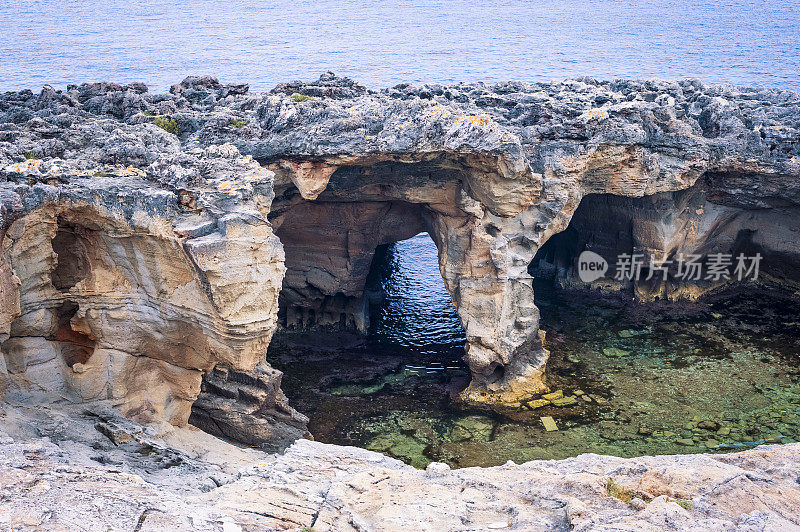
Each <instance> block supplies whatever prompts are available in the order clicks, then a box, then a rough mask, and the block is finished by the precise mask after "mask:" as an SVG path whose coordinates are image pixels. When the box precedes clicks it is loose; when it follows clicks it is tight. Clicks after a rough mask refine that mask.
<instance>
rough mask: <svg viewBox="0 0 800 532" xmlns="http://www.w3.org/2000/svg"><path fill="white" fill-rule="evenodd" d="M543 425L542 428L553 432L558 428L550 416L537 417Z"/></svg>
mask: <svg viewBox="0 0 800 532" xmlns="http://www.w3.org/2000/svg"><path fill="white" fill-rule="evenodd" d="M539 419H540V420H541V422H542V425H544V430H546V431H547V432H553V431H556V430H558V425H556V422H555V420H554V419H553V418H552V417H550V416H543V417H540V418H539Z"/></svg>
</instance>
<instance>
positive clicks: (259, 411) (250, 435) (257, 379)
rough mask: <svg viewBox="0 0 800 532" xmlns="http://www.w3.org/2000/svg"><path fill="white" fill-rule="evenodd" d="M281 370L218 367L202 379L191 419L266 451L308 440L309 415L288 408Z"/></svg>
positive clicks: (207, 427) (224, 435) (211, 429)
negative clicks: (246, 369)
mask: <svg viewBox="0 0 800 532" xmlns="http://www.w3.org/2000/svg"><path fill="white" fill-rule="evenodd" d="M281 377H282V373H281V372H280V371H278V370H276V369H274V368H271V367H269V365H268V364H267V363H266V362H262V363H261V364H260V365H259V366H256V367H255V368H254V369H253V370H251V371H237V370H233V369H230V368H227V367H224V366H217V367H216V368H214V370H212V371H211V372H210V373H209V374H208V375H207V376H206V378H205V379H204V380H203V386H202V392H201V393H200V396H199V397H198V398H197V400H196V401H195V403H194V406H193V407H192V416H191V417H190V418H189V422H190V423H191V424H192V425H194V426H196V427H199V428H201V429H203V430H205V431H206V432H208V433H210V434H214V435H216V436H222V437H225V438H227V439H229V440H234V441H237V442H241V443H244V444H247V445H250V446H253V447H260V448H263V449H265V450H267V451H282V450H283V449H285V448H286V447H288V446H289V445H291V444H292V442H294V441H295V440H297V439H299V438H308V437H310V436H311V435H310V434H309V432H308V428H307V424H308V418H307V417H306V416H304V415H303V414H300V413H298V412H297V411H296V410H295V409H294V408H292V407H291V406H289V402H288V400H287V399H286V396H285V395H283V392H282V391H281Z"/></svg>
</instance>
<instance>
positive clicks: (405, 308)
mask: <svg viewBox="0 0 800 532" xmlns="http://www.w3.org/2000/svg"><path fill="white" fill-rule="evenodd" d="M370 251H372V250H370ZM368 270H369V273H368V274H367V276H366V284H365V289H364V292H363V300H364V305H365V307H366V308H367V309H368V311H367V313H368V316H369V320H368V321H369V326H368V328H367V330H366V334H360V333H359V334H355V336H356V337H357V340H356V341H355V342H353V341H351V342H342V341H341V338H342V337H347V336H348V335H350V338H351V339H352V338H353V336H354V334H353V332H352V331H350V332H346V331H331V330H330V329H327V330H326V329H322V330H320V329H319V328H317V329H315V330H313V331H307V332H304V333H301V334H299V335H298V334H296V333H293V332H292V331H291V330H284V331H282V332H280V333H278V334H277V335H276V338H275V339H273V342H272V343H271V344H270V347H269V353H268V360H269V362H270V363H271V364H272V365H273V366H275V367H277V368H278V369H280V370H282V371H283V373H284V375H283V384H282V386H281V387H282V389H283V390H284V392H285V394H286V396H287V397H288V399H289V403H290V404H291V405H292V406H293V407H294V408H296V409H297V410H298V411H300V412H302V413H303V414H305V415H307V416H308V418H309V423H308V429H309V431H310V432H311V433H312V434H313V435H314V438H315V439H316V440H318V441H322V442H325V443H336V444H344V445H356V446H360V447H366V448H373V449H376V450H378V449H377V448H376V447H374V445H373V443H374V442H373V440H375V438H376V437H377V435H378V434H385V435H386V434H388V435H394V434H397V435H398V438H399V439H400V440H402V441H399V443H400V444H402V443H403V442H406V443H408V444H412V445H413V449H411V452H413V453H414V456H416V457H418V459H419V460H422V459H423V458H422V450H423V449H424V447H425V446H426V444H423V443H422V442H423V441H424V439H423V438H421V437H420V438H419V439H417V438H410V437H406V436H402V435H400V433H401V432H402V431H403V430H406V429H408V427H409V426H410V425H414V426H416V427H417V428H418V429H419V430H424V431H427V432H430V433H431V435H433V434H434V433H435V434H439V432H446V431H449V430H450V429H449V426H450V420H451V418H453V416H461V415H463V413H462V412H461V411H460V410H459V408H460V407H459V406H458V405H457V404H456V403H455V402H454V401H453V400H452V399H453V397H455V396H456V395H457V394H458V393H459V392H460V391H461V390H463V389H464V388H465V387H466V385H467V384H468V383H469V378H470V372H469V368H468V367H467V365H466V364H465V363H464V362H463V360H462V358H463V356H464V344H465V334H464V330H463V328H462V326H461V322H460V320H459V317H458V314H457V312H456V309H455V307H454V306H453V304H452V302H451V299H450V294H449V293H448V292H447V290H446V288H445V284H444V281H443V279H442V277H441V274H440V270H439V262H438V251H437V247H436V245H435V243H434V242H433V240H432V239H431V237H430V235H429V234H428V233H427V232H421V233H417V234H416V235H415V236H412V237H411V238H406V239H403V240H398V241H396V242H392V243H389V244H382V245H379V246H377V248H375V249H374V254H372V253H371V262H370V263H369V268H368ZM298 336H299V337H300V338H301V340H300V341H299V342H298V341H297V340H296V339H297V338H298ZM289 338H291V340H290V341H289V342H287V341H286V340H287V339H289ZM303 339H308V340H306V341H305V342H304V341H303ZM481 419H482V418H481ZM433 423H436V424H437V428H436V429H435V430H434V429H433V426H432V424H433ZM436 431H439V432H436ZM427 432H426V434H427ZM437 437H438V436H437ZM389 454H392V455H394V456H400V454H399V451H398V452H397V453H395V452H394V451H392V452H390V453H389Z"/></svg>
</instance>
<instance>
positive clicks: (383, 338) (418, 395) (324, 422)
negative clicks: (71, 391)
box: [268, 235, 800, 467]
mask: <svg viewBox="0 0 800 532" xmlns="http://www.w3.org/2000/svg"><path fill="white" fill-rule="evenodd" d="M380 273H381V276H380V279H381V280H382V282H383V284H384V287H385V288H386V291H387V293H388V297H387V300H386V302H385V304H384V305H383V306H382V307H381V308H380V309H379V311H378V313H379V315H380V316H381V317H379V319H378V320H377V321H376V322H375V330H373V334H372V335H370V337H369V338H367V339H366V340H365V341H363V342H361V343H360V344H355V345H351V346H348V347H342V348H337V349H327V348H310V347H297V346H289V345H288V344H283V343H282V340H281V338H280V336H278V337H277V338H276V340H275V341H274V342H273V345H271V346H270V353H269V354H268V358H269V359H270V362H272V363H273V364H275V365H276V366H277V367H279V368H280V369H282V370H283V371H284V372H285V377H284V389H285V391H286V393H287V395H288V397H289V399H290V401H291V403H292V404H293V405H294V406H295V407H296V408H297V409H298V410H300V411H302V412H304V413H306V414H307V415H309V416H310V418H311V423H310V426H309V428H310V430H311V432H312V433H313V434H314V435H315V437H316V438H317V439H319V440H321V441H324V442H329V443H337V444H342V445H357V446H361V447H366V448H369V449H373V450H376V451H380V452H384V453H386V454H388V455H391V456H394V457H396V458H399V459H401V460H404V461H406V462H408V463H410V464H413V465H415V466H417V467H424V466H425V465H426V464H427V463H428V462H430V461H433V460H435V461H444V462H447V463H449V464H451V465H452V466H456V467H464V466H473V465H480V466H488V465H497V464H502V463H505V462H506V461H508V460H513V461H515V462H518V463H519V462H524V461H528V460H534V459H558V458H566V457H569V456H575V455H578V454H581V453H585V452H595V453H601V454H611V455H618V456H635V455H642V454H650V455H652V454H673V453H693V452H730V451H733V450H739V449H744V448H748V447H752V446H755V445H758V444H761V443H786V442H792V441H797V440H800V303H798V302H796V301H795V302H790V301H783V300H781V299H778V298H775V297H772V296H766V295H764V294H740V295H735V296H734V295H731V296H730V297H729V298H726V299H723V300H720V301H718V302H716V303H713V304H708V305H691V306H677V305H672V306H667V307H663V308H653V307H643V306H641V305H636V304H632V303H630V302H629V301H623V300H614V299H608V300H598V299H594V298H592V297H587V296H586V294H570V293H565V292H560V291H558V290H555V289H553V288H552V286H550V285H548V284H547V283H546V282H537V283H536V287H535V291H536V294H537V299H536V303H537V305H538V306H539V308H540V309H541V312H542V328H543V329H544V330H545V331H546V347H547V348H548V349H549V350H550V351H551V357H550V361H549V363H548V367H547V374H546V378H547V383H548V384H549V386H550V388H551V390H552V391H553V392H556V393H557V395H558V394H559V393H560V395H563V396H564V397H565V398H566V399H562V400H554V401H552V402H551V403H550V404H545V405H542V406H539V403H538V402H536V401H535V400H536V399H539V398H538V397H537V398H533V399H534V401H530V402H526V403H525V404H523V405H522V406H521V407H520V408H515V409H507V410H504V411H502V412H492V411H481V410H477V409H474V408H465V407H463V405H460V404H459V403H458V401H456V400H455V398H456V396H457V393H458V392H459V391H460V390H461V389H463V387H464V386H465V385H466V383H467V380H468V371H467V368H466V366H465V365H464V364H463V362H461V361H460V360H459V359H460V357H461V356H462V355H463V349H462V348H461V337H460V335H461V334H463V333H462V332H461V330H460V327H458V326H457V323H456V326H455V327H453V328H452V329H450V330H449V331H448V326H450V325H453V320H454V319H455V314H454V312H453V310H452V306H450V305H449V298H448V296H447V293H446V291H445V290H444V286H443V283H442V281H441V279H440V278H439V277H438V267H437V264H436V254H435V247H434V245H433V242H431V241H430V239H429V238H427V237H426V236H422V235H420V236H417V237H415V238H414V239H411V240H409V241H406V242H403V243H400V244H398V245H396V246H395V248H394V250H393V252H392V253H389V254H387V256H386V261H385V263H384V265H383V268H382V269H381V270H380ZM427 310H430V312H428V311H427ZM448 324H449V325H448ZM437 331H438V333H437ZM439 333H441V335H439ZM542 417H552V418H553V419H554V421H555V423H556V425H557V427H558V429H559V430H558V431H555V432H547V431H546V430H545V427H544V425H543V423H542V421H541V418H542Z"/></svg>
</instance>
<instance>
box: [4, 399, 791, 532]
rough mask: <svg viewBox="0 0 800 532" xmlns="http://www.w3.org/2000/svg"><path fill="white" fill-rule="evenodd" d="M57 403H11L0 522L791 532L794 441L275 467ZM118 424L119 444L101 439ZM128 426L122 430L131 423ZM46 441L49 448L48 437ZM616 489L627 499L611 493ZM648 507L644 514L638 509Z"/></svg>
mask: <svg viewBox="0 0 800 532" xmlns="http://www.w3.org/2000/svg"><path fill="white" fill-rule="evenodd" d="M65 408H66V407H64V406H63V405H62V406H47V407H43V408H33V407H28V408H25V407H19V408H17V407H13V408H11V407H9V408H8V409H7V410H6V412H4V413H0V416H3V417H2V418H1V419H2V422H3V428H4V430H5V432H0V496H2V500H3V507H2V509H3V511H2V512H0V526H4V527H6V528H12V529H20V528H22V529H27V528H35V527H40V528H46V529H70V530H71V529H76V528H80V529H89V530H105V529H107V528H109V527H110V526H111V527H112V528H113V527H117V528H124V529H126V530H134V529H136V528H137V527H138V528H139V529H140V530H222V531H225V530H238V529H242V530H298V529H300V528H302V527H313V529H314V530H316V531H319V532H324V531H334V530H335V531H354V530H387V531H395V530H396V531H404V530H425V529H429V528H430V527H431V523H435V527H436V528H437V529H444V530H493V529H500V530H502V529H507V530H519V531H527V530H578V531H587V530H620V529H622V530H655V529H658V530H733V529H737V530H738V529H747V530H750V529H752V530H793V529H796V528H798V527H800V518H798V515H797V507H798V506H799V505H800V485H798V483H797V481H796V480H797V478H798V476H800V465H798V464H800V444H796V443H795V444H788V445H777V446H762V447H759V448H757V449H754V450H750V451H745V452H741V453H734V454H727V455H703V454H693V455H683V456H655V457H650V456H641V457H636V458H627V459H626V458H617V457H612V456H598V455H595V454H584V455H581V456H578V457H575V458H570V459H567V460H558V461H556V460H553V461H534V462H528V463H525V464H521V465H516V464H514V463H512V462H509V463H508V464H506V465H503V466H499V467H489V468H479V467H471V468H464V469H456V470H450V469H449V468H447V467H446V466H444V464H432V465H430V466H428V469H427V470H418V469H414V468H413V467H411V466H408V465H406V464H403V463H402V462H400V461H399V460H395V459H393V458H389V457H386V456H383V455H380V454H378V453H375V452H371V451H366V450H364V449H357V448H354V447H339V446H335V445H326V444H322V443H317V442H312V441H308V440H298V441H297V443H295V444H294V445H292V446H291V447H290V448H289V449H288V450H287V451H286V452H285V453H283V454H282V455H277V456H275V455H267V454H265V453H263V452H261V451H256V450H252V449H241V448H238V447H235V446H233V445H230V444H226V443H224V442H222V441H219V440H217V439H216V438H214V437H213V436H210V435H208V434H204V433H202V432H200V431H197V430H192V429H191V428H188V427H187V428H174V427H171V428H170V429H169V431H167V432H166V433H163V434H154V433H153V431H152V429H150V428H146V427H139V431H138V432H137V430H136V428H135V427H134V426H132V425H134V423H133V422H125V421H124V420H117V419H115V418H114V417H113V416H110V415H101V416H98V415H96V414H91V413H80V412H76V411H74V410H62V409H65ZM98 419H100V420H101V422H103V423H114V424H117V423H118V424H120V425H125V429H126V430H128V431H129V432H131V433H136V434H137V440H133V441H126V442H122V443H120V444H119V445H114V444H112V443H111V442H110V441H108V439H107V438H106V436H104V435H103V434H101V433H100V432H98V431H97V430H95V429H94V425H95V424H96V423H97V421H98ZM128 424H130V425H128ZM41 436H46V437H44V438H43V437H41ZM609 479H613V481H614V482H615V483H617V484H618V485H619V486H621V487H622V488H623V489H625V490H628V491H629V492H630V493H631V494H632V496H633V497H634V498H633V500H632V501H631V503H630V504H626V503H624V502H622V501H621V500H619V499H617V498H615V497H613V496H611V495H610V494H609V492H608V490H607V488H606V486H607V485H608V482H609ZM645 501H649V502H645Z"/></svg>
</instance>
